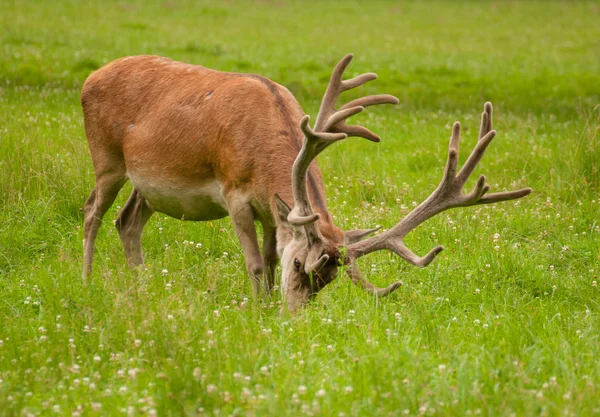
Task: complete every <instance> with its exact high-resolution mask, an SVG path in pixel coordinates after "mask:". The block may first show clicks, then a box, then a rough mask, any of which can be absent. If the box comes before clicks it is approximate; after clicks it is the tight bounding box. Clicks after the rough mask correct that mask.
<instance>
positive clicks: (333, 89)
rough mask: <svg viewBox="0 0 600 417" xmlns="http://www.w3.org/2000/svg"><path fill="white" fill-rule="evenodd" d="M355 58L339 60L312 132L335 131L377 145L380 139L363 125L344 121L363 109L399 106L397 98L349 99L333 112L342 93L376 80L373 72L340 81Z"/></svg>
mask: <svg viewBox="0 0 600 417" xmlns="http://www.w3.org/2000/svg"><path fill="white" fill-rule="evenodd" d="M353 57H354V55H352V54H348V55H346V56H345V57H344V58H342V59H341V61H340V62H338V64H337V65H336V66H335V69H334V70H333V73H332V74H331V78H330V80H329V84H328V85H327V89H326V90H325V94H324V96H323V100H322V101H321V107H320V108H319V113H318V115H317V120H316V122H315V131H317V132H335V133H339V132H341V133H346V134H347V135H348V136H358V137H362V138H365V139H368V140H370V141H373V142H379V141H380V140H381V139H380V138H379V136H377V135H376V134H375V133H373V132H371V131H370V130H369V129H367V128H366V127H363V126H348V125H346V123H345V120H346V119H348V118H349V117H350V116H354V115H355V114H358V113H360V112H362V111H363V110H364V108H365V107H368V106H374V105H377V104H385V103H388V104H398V99H397V98H396V97H394V96H392V95H389V94H378V95H372V96H367V97H361V98H358V99H356V100H352V101H350V102H349V103H347V104H345V105H344V106H342V107H341V108H340V109H339V110H336V109H335V103H336V102H337V99H338V98H339V96H340V94H342V93H343V92H344V91H348V90H351V89H353V88H356V87H360V86H361V85H363V84H365V83H367V82H369V81H373V80H375V79H377V74H374V73H372V72H369V73H366V74H362V75H359V76H357V77H354V78H351V79H349V80H342V76H343V75H344V71H345V70H346V68H347V67H348V65H349V64H350V61H352V58H353Z"/></svg>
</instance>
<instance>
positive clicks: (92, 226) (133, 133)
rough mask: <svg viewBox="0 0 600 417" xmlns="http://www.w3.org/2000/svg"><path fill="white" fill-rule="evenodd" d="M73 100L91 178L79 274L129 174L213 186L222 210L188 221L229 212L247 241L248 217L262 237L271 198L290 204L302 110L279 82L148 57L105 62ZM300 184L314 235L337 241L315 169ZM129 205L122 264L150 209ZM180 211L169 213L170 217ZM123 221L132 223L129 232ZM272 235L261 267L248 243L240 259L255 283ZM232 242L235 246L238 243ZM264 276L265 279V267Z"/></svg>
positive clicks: (273, 220)
mask: <svg viewBox="0 0 600 417" xmlns="http://www.w3.org/2000/svg"><path fill="white" fill-rule="evenodd" d="M81 102H82V106H83V112H84V119H85V129H86V135H87V138H88V142H89V147H90V153H91V156H92V161H93V165H94V171H95V174H96V188H95V189H94V191H92V195H91V196H90V199H89V200H88V203H86V223H85V226H86V227H85V229H86V232H85V234H86V236H85V238H86V250H85V258H86V259H85V266H84V275H87V274H89V272H90V271H91V262H92V253H93V240H94V238H95V234H96V231H97V228H98V227H99V223H100V221H101V218H102V216H103V215H104V213H105V212H106V210H107V209H108V208H109V207H110V205H111V204H112V202H113V201H114V198H115V197H116V194H117V193H118V191H119V189H120V188H121V186H122V185H123V183H124V182H125V181H126V179H127V178H128V177H129V174H130V173H132V172H135V174H136V175H137V176H140V177H148V178H154V179H156V178H160V182H161V184H162V185H161V186H163V185H164V186H165V187H167V186H171V187H177V189H187V188H190V189H192V188H195V187H202V185H203V184H206V183H207V182H210V181H214V180H216V181H217V182H218V183H219V184H220V185H221V187H222V188H221V193H222V195H223V199H224V201H225V202H226V203H227V206H228V207H227V211H219V210H215V211H212V212H211V213H209V214H206V215H205V216H204V217H202V218H197V219H195V220H208V219H210V218H218V217H223V216H226V215H227V214H228V213H229V214H230V215H232V218H233V214H232V211H233V212H235V213H240V215H239V218H240V219H245V220H241V221H240V222H239V223H244V222H245V224H244V225H241V224H240V227H239V229H240V230H238V229H236V232H239V233H238V237H240V233H241V234H244V233H245V234H246V235H247V236H248V240H249V241H251V240H252V234H253V232H252V231H251V230H249V229H250V226H249V225H248V218H249V217H252V220H258V221H260V222H262V223H263V226H264V227H265V229H266V230H267V234H270V235H274V233H275V230H276V229H277V228H279V227H280V222H279V220H278V216H277V215H276V203H275V200H274V195H275V194H278V195H279V196H281V198H282V199H283V200H285V201H286V202H287V203H288V204H289V205H293V197H292V187H291V181H292V179H291V172H292V165H293V163H294V160H295V158H296V156H297V155H298V152H299V150H300V148H301V147H302V140H303V134H302V132H301V130H300V128H299V122H300V119H301V118H302V117H303V116H304V112H303V111H302V108H301V107H300V105H299V104H298V102H297V101H296V99H295V98H294V97H293V96H292V94H291V93H290V92H289V91H288V90H287V89H286V88H285V87H283V86H281V85H279V84H276V83H274V82H272V81H270V80H268V79H266V78H264V77H261V76H258V75H253V74H236V73H228V72H220V71H214V70H211V69H207V68H204V67H201V66H196V65H190V64H185V63H180V62H176V61H172V60H170V59H167V58H162V57H157V56H134V57H128V58H122V59H118V60H116V61H113V62H111V63H109V64H107V65H105V66H104V67H102V68H100V69H99V70H98V71H96V72H94V73H93V74H92V75H90V77H89V78H88V79H87V80H86V82H85V84H84V86H83V91H82V94H81ZM309 179H310V180H309V195H310V199H311V202H312V204H313V206H314V208H315V211H316V212H318V213H319V214H320V215H321V218H320V220H319V226H320V230H321V233H322V235H323V236H324V237H325V238H326V239H327V240H329V241H332V242H335V244H337V245H342V244H343V242H344V233H343V231H342V230H340V229H339V228H337V227H336V226H335V225H334V224H333V222H332V219H331V216H330V215H329V213H328V210H327V205H326V200H325V190H324V186H323V180H322V178H321V174H320V172H319V169H318V167H317V165H316V163H314V164H312V165H311V167H310V170H309ZM135 192H136V191H135V190H134V193H135ZM242 194H243V195H244V196H245V197H244V198H245V199H247V202H248V204H249V207H246V206H245V205H240V207H239V208H238V207H237V206H236V204H237V203H236V202H234V199H235V198H237V197H236V196H239V195H242ZM235 201H237V200H235ZM132 207H139V209H138V212H137V214H136V213H133V214H131V215H129V214H128V213H129V212H128V211H126V210H124V211H123V212H122V213H121V215H120V218H123V220H122V221H119V224H118V225H119V227H120V229H119V230H120V231H121V230H129V229H131V230H133V231H134V232H132V236H133V237H129V238H128V237H126V236H125V234H124V233H121V235H122V236H121V237H122V239H123V244H124V246H126V248H125V251H126V254H127V257H128V259H130V263H131V264H132V265H138V264H140V263H141V259H142V258H141V247H140V248H139V250H138V249H134V251H137V253H130V252H131V249H130V248H129V249H128V247H132V246H135V247H137V246H139V245H138V244H137V241H138V240H140V238H141V228H142V227H143V224H144V223H145V221H146V220H147V218H148V217H150V215H151V213H152V211H151V210H150V211H149V212H148V210H149V209H148V207H147V206H146V203H145V202H144V201H143V196H141V195H132V203H131V206H128V210H129V211H132V212H133V211H134V210H133V208H132ZM250 207H251V210H250ZM140 210H143V211H144V212H143V213H142V212H141V211H140ZM180 211H181V210H178V209H176V208H174V209H173V212H174V213H176V214H177V216H178V217H179V213H180ZM148 213H149V214H148ZM169 214H171V213H169ZM127 216H129V217H131V218H132V220H131V221H129V223H130V224H132V225H133V226H131V227H129V229H128V228H127V227H126V226H127V224H126V223H127V221H128V220H127V219H129V217H127ZM183 217H184V218H185V216H183ZM140 219H141V220H140ZM234 223H235V219H234ZM252 227H253V225H252ZM137 228H139V229H140V230H139V232H137ZM136 233H137V235H136ZM280 236H284V237H285V236H286V234H285V233H283V234H281V235H280ZM265 238H267V237H265ZM274 239H275V238H274V237H272V238H271V239H270V240H271V242H269V245H268V246H269V248H270V249H269V251H270V252H271V253H269V254H265V256H264V260H263V261H261V260H260V258H258V259H257V254H256V251H257V249H258V246H257V245H256V247H255V248H252V249H248V253H247V251H246V250H245V251H244V255H245V256H246V258H248V257H249V256H248V255H250V257H251V258H252V259H251V260H248V259H246V262H247V266H248V270H249V272H250V273H251V275H254V278H255V281H256V280H257V279H258V276H257V275H261V274H262V272H263V269H264V266H265V265H264V264H265V263H269V269H274V262H273V259H275V262H276V259H277V256H276V255H275V256H274V255H273V253H272V252H273V251H274V250H275V249H274V247H275V244H274ZM280 239H281V237H280ZM254 240H256V237H255V233H254ZM240 241H241V242H242V247H243V248H244V242H243V238H240ZM132 242H133V243H132ZM280 243H282V244H285V242H280ZM267 258H268V259H269V261H268V262H267ZM270 274H271V277H270V278H269V279H270V280H271V281H272V271H271V272H270ZM271 285H272V284H271ZM255 287H256V285H255ZM255 290H257V288H255Z"/></svg>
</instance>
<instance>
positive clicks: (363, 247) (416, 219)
mask: <svg viewBox="0 0 600 417" xmlns="http://www.w3.org/2000/svg"><path fill="white" fill-rule="evenodd" d="M495 136H496V131H495V130H492V104H491V103H489V102H488V103H485V106H484V112H483V114H482V115H481V126H480V130H479V141H478V142H477V145H475V148H474V149H473V151H472V152H471V155H469V158H468V159H467V161H466V162H465V164H464V166H463V167H462V168H461V170H460V171H458V174H457V168H458V143H459V140H460V123H458V122H456V123H454V126H453V127H452V137H451V139H450V147H449V150H448V160H447V162H446V168H445V169H444V175H443V177H442V180H441V182H440V184H439V185H438V187H437V188H436V189H435V191H434V192H433V193H432V194H431V195H430V196H429V197H428V198H427V199H426V200H425V201H423V202H422V203H421V204H420V205H419V206H417V207H416V208H415V209H414V210H412V211H411V212H410V213H409V214H408V215H407V216H406V217H405V218H403V219H402V220H401V221H400V222H399V223H398V224H396V225H395V226H394V227H392V228H391V229H389V230H387V231H386V232H384V233H381V234H380V235H377V236H374V237H371V238H369V239H366V240H363V241H361V242H357V243H354V244H352V245H350V246H348V248H347V259H346V263H347V264H349V268H348V270H347V273H348V275H349V276H350V278H351V279H352V281H353V282H355V283H357V284H358V285H360V286H362V287H363V288H365V289H366V290H367V291H369V292H371V293H372V294H374V295H377V296H380V297H383V296H386V295H388V294H390V293H391V292H393V291H394V290H395V289H396V288H398V287H399V286H400V285H402V283H401V282H396V283H394V284H392V285H390V286H389V287H387V288H384V289H379V288H377V287H374V286H373V285H372V284H370V283H369V282H368V281H367V280H366V279H365V278H363V277H362V276H361V274H360V270H359V268H358V265H357V263H356V260H357V259H358V258H360V257H361V256H364V255H367V254H369V253H371V252H375V251H378V250H382V249H387V250H391V251H393V252H395V253H396V254H397V255H399V256H400V257H401V258H402V259H404V260H406V261H407V262H409V263H411V264H413V265H416V266H419V267H425V266H427V265H429V263H431V261H433V260H434V259H435V257H436V256H437V255H438V254H439V253H440V252H441V251H442V250H443V249H444V248H443V246H436V247H435V248H433V249H432V250H431V251H430V252H429V253H428V254H427V255H425V256H423V257H419V256H417V255H416V254H414V253H413V252H412V251H411V250H410V249H409V248H408V247H406V245H405V244H404V242H403V239H404V237H405V236H406V235H407V234H408V233H409V232H410V231H411V230H413V229H415V228H416V227H417V226H418V225H420V224H421V223H423V222H425V221H426V220H427V219H429V218H431V217H433V216H435V215H436V214H438V213H440V212H442V211H444V210H448V209H450V208H453V207H466V206H473V205H477V204H490V203H496V202H499V201H507V200H514V199H517V198H521V197H525V196H526V195H528V194H529V193H531V191H532V189H531V188H523V189H521V190H517V191H507V192H500V193H493V194H487V195H486V193H487V192H488V191H489V189H490V186H489V185H488V184H486V181H485V176H483V175H481V176H480V177H479V180H478V181H477V183H476V184H475V187H474V188H473V190H472V191H471V192H469V193H467V194H463V192H462V189H463V187H464V185H465V183H466V182H467V180H468V179H469V176H470V175H471V173H472V172H473V170H474V169H475V167H476V166H477V164H479V161H481V158H482V157H483V154H484V153H485V151H486V149H487V147H488V146H489V144H490V143H491V141H492V139H494V137H495Z"/></svg>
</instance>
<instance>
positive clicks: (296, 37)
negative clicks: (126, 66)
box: [0, 0, 600, 416]
mask: <svg viewBox="0 0 600 417" xmlns="http://www.w3.org/2000/svg"><path fill="white" fill-rule="evenodd" d="M599 19H600V4H599V3H598V2H579V1H564V2H549V1H548V2H541V1H540V2H535V1H512V2H508V1H507V2H504V1H480V2H475V1H469V2H459V1H452V2H450V1H448V2H434V1H430V2H410V1H403V2H400V3H399V2H391V1H390V2H386V1H370V2H352V1H347V2H341V1H340V2H316V1H314V2H313V1H279V0H273V1H261V2H241V1H223V2H214V3H210V2H205V1H199V2H196V1H184V0H175V1H141V0H140V1H134V2H128V1H118V2H113V1H102V2H100V1H98V2H93V1H87V2H80V1H52V2H50V1H33V0H29V1H26V2H25V1H17V0H5V1H3V2H1V3H0V27H2V30H1V31H0V48H1V54H2V55H1V58H0V415H2V416H13V415H14V416H29V415H73V416H75V415H86V416H87V415H89V416H104V415H129V416H131V415H158V416H177V415H192V416H203V415H207V416H216V415H221V416H228V415H238V416H239V415H248V416H265V415H273V416H282V415H294V416H295V415H298V416H302V415H315V416H317V415H327V416H343V415H344V416H368V415H377V416H403V415H413V416H414V415H427V416H429V415H439V416H449V415H456V416H470V415H473V416H477V415H482V416H513V415H514V416H533V415H536V416H537V415H541V416H545V415H548V416H554V415H556V416H558V415H560V416H566V415H571V416H589V415H600V406H599V405H598V397H599V395H600V392H599V390H598V386H599V385H600V358H599V354H600V340H599V335H600V322H599V317H600V305H599V300H600V294H599V291H600V290H599V288H598V286H597V285H596V283H597V281H598V273H599V272H600V162H599V161H600V143H599V141H600V136H599V129H600V108H599V107H598V104H599V102H600V25H598V20H599ZM348 52H353V53H354V54H355V55H356V58H355V60H354V62H353V63H352V64H351V67H350V68H349V71H348V75H356V74H358V73H360V72H364V71H376V72H378V74H379V76H380V78H379V80H378V81H376V82H374V83H371V84H369V85H368V86H366V87H363V88H362V90H361V94H364V93H365V92H371V93H372V92H387V93H391V94H394V95H396V96H398V97H399V98H400V104H399V105H398V106H395V107H393V108H390V107H386V108H379V109H373V110H370V111H369V112H368V114H365V115H361V116H360V117H358V118H357V120H358V121H359V122H362V123H364V124H366V125H368V126H369V127H370V128H371V129H372V130H373V131H375V132H378V133H379V134H380V135H381V136H382V138H383V141H382V142H381V143H380V144H373V143H369V142H367V141H361V140H359V139H350V140H348V141H346V142H345V143H340V144H337V145H336V146H334V147H332V148H330V149H328V150H327V151H326V153H325V154H324V155H323V156H321V157H320V165H321V168H322V170H323V171H324V176H325V182H326V185H327V188H328V197H329V199H328V201H329V206H330V209H331V211H332V213H334V214H335V219H336V222H337V223H338V225H340V226H342V227H345V228H351V227H355V226H362V227H368V226H373V225H375V224H381V225H383V226H384V227H390V226H391V225H393V224H394V223H395V222H396V221H397V220H398V219H399V218H400V217H401V216H402V215H403V214H404V213H406V212H407V209H406V208H403V206H402V205H404V206H405V207H409V208H410V207H411V204H412V202H413V201H416V202H418V201H421V200H422V199H423V198H425V197H426V196H427V195H428V194H429V192H430V191H432V190H433V189H434V188H435V186H436V184H437V182H438V181H439V178H440V176H441V172H442V168H443V163H444V158H445V153H446V147H447V139H448V137H449V134H450V126H451V123H452V122H453V121H455V120H460V121H461V122H462V124H463V127H464V129H463V130H464V140H463V152H462V158H463V159H464V156H465V155H466V154H467V152H466V150H467V149H469V148H470V147H472V146H473V144H474V143H475V140H476V138H475V135H476V131H477V129H478V124H479V121H478V118H479V114H480V112H481V110H482V106H483V103H484V102H485V101H486V100H490V101H492V102H493V103H494V105H495V110H496V111H495V116H496V117H495V119H496V120H495V128H496V129H497V130H498V132H499V134H498V137H497V138H496V140H495V141H494V143H493V144H492V146H491V147H490V149H489V150H488V152H487V155H486V157H485V158H484V159H483V161H482V163H481V167H480V168H479V169H478V172H476V173H475V175H474V177H475V178H476V176H477V174H478V173H479V172H481V173H485V174H486V175H487V177H488V179H489V181H490V183H491V184H492V186H493V189H496V190H501V189H511V188H517V187H522V186H531V187H533V188H534V190H535V192H534V194H532V195H531V196H529V197H528V198H526V199H524V200H521V201H519V202H517V203H514V202H510V203H503V204H498V205H495V206H483V207H476V208H469V209H462V210H454V211H450V212H445V213H443V214H441V215H439V216H437V218H435V219H432V220H431V221H429V222H428V223H427V224H426V225H424V226H423V227H421V228H419V229H417V230H416V231H414V232H413V233H412V234H411V235H409V237H408V238H407V241H408V244H409V246H410V247H412V248H413V249H414V250H415V251H416V252H418V253H421V254H423V253H426V251H428V250H429V249H430V248H431V247H433V246H434V245H436V244H443V245H444V246H445V247H446V251H444V252H443V253H442V254H441V255H440V256H439V257H438V258H437V259H436V261H435V262H434V263H433V264H432V265H430V266H429V267H427V268H425V269H421V270H417V269H415V268H413V267H410V266H409V265H407V264H406V263H404V262H401V260H400V259H399V258H397V257H393V256H390V255H389V254H387V253H377V254H374V255H371V256H370V257H369V258H368V259H364V260H363V261H362V265H363V269H364V270H365V271H367V272H368V278H369V279H370V280H372V281H374V282H376V283H378V284H379V285H385V284H389V283H390V282H392V281H394V280H397V279H401V280H403V281H404V287H403V288H402V289H400V290H399V291H397V292H396V293H394V294H393V295H392V296H390V297H389V298H386V299H382V300H379V301H378V300H376V299H373V298H371V297H369V296H367V295H365V294H364V293H362V292H361V291H360V290H359V289H357V288H355V287H354V286H353V285H352V284H351V283H350V281H349V280H348V279H347V278H346V277H345V276H344V275H340V277H339V278H338V279H337V280H336V282H334V283H333V284H332V285H330V286H329V287H327V288H326V289H325V290H324V291H323V292H322V294H320V295H319V296H318V298H317V300H316V301H315V302H314V303H312V304H311V305H310V306H308V307H307V308H306V309H304V310H303V311H302V313H301V314H300V315H298V316H296V317H293V318H291V317H281V316H280V315H279V314H278V310H279V308H278V306H279V304H280V297H278V296H277V297H274V298H273V300H264V301H263V300H257V301H253V300H252V299H251V296H250V294H251V287H250V282H249V279H248V278H247V276H246V274H245V268H244V262H243V258H242V255H241V252H240V248H239V244H238V243H237V241H236V239H235V236H234V234H233V231H232V227H231V223H230V221H229V220H228V219H224V220H222V221H215V222H211V223H184V222H179V221H177V220H173V219H170V218H166V217H164V216H163V215H155V216H153V217H152V219H151V220H150V222H149V224H148V226H147V227H146V233H145V237H144V248H145V254H146V259H147V262H148V264H149V267H148V270H147V271H146V272H144V273H143V274H141V276H137V277H134V276H133V275H132V274H131V273H130V272H129V271H128V269H127V267H126V263H125V260H124V256H123V254H122V251H121V248H120V243H119V239H118V236H117V233H116V231H115V229H114V227H112V224H111V220H112V219H114V218H115V217H116V213H117V210H118V208H119V206H121V205H123V204H124V202H125V199H126V197H127V195H128V192H127V188H128V187H129V186H126V189H125V190H124V191H123V192H122V194H121V195H120V197H119V199H118V201H117V202H116V203H115V205H114V207H113V208H112V209H111V210H110V212H109V213H108V214H107V216H106V218H105V219H106V221H105V224H104V226H103V227H102V229H101V232H100V235H99V237H98V240H97V246H96V248H97V252H96V253H97V256H96V260H95V271H94V274H93V277H92V278H91V280H90V282H89V283H88V284H84V283H83V282H82V281H81V279H80V271H81V265H82V245H81V243H82V239H83V231H82V210H81V208H82V206H83V203H84V201H85V199H86V198H87V196H88V194H89V192H90V190H91V189H92V187H93V181H94V180H93V173H92V165H91V160H90V158H89V153H88V150H87V144H86V140H85V136H84V133H83V124H82V113H81V108H80V104H79V93H80V89H81V85H82V83H83V81H84V80H85V78H86V77H87V76H88V75H89V73H90V72H91V71H92V70H94V69H96V68H98V67H99V66H101V65H103V64H104V63H107V62H109V61H111V60H113V59H115V58H118V57H121V56H125V55H131V54H143V53H152V54H158V55H165V56H169V57H171V58H174V59H178V60H182V61H187V62H191V63H197V64H202V65H205V66H207V67H210V68H215V69H221V70H228V71H242V72H254V73H259V74H262V75H265V76H267V77H270V78H271V79H273V80H275V81H277V82H280V83H282V84H284V85H286V86H287V87H288V88H289V89H290V90H291V91H292V92H293V93H294V94H295V95H296V97H297V98H298V100H299V102H300V103H301V104H302V105H303V106H304V108H305V110H306V111H307V112H308V113H310V114H312V115H313V116H314V114H315V113H316V109H317V106H318V102H319V99H320V97H321V95H322V93H323V90H324V88H325V85H326V82H327V79H328V76H329V74H330V71H331V69H332V68H333V65H334V64H335V63H336V62H337V60H338V59H339V58H341V57H342V56H343V55H344V54H346V53H348ZM356 94H358V93H356ZM350 96H352V94H350ZM189 241H193V242H194V243H193V244H192V243H189ZM197 243H201V245H202V247H201V248H197V247H196V246H197ZM369 266H370V267H369ZM163 269H166V270H168V273H167V274H166V276H164V275H163V273H162V270H163ZM246 298H249V299H250V300H248V301H245V299H246ZM154 413H156V414H154Z"/></svg>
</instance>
